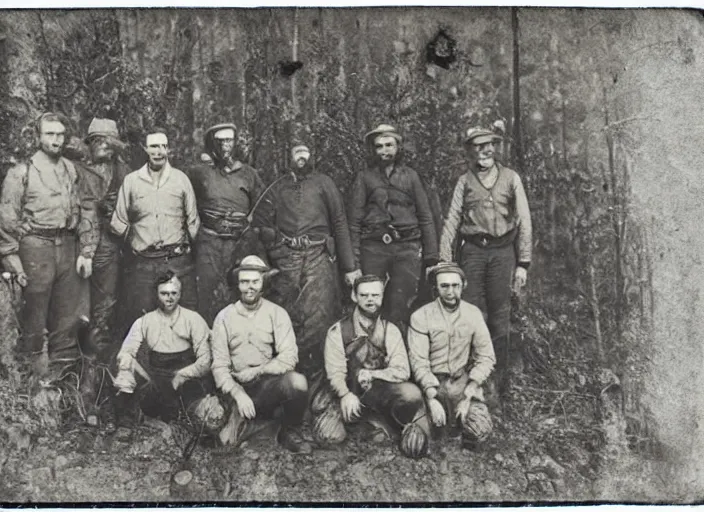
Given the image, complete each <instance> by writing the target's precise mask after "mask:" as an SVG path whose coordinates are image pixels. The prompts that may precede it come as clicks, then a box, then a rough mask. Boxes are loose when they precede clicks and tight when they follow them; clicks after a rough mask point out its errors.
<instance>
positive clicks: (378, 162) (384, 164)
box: [373, 155, 398, 169]
mask: <svg viewBox="0 0 704 512" xmlns="http://www.w3.org/2000/svg"><path fill="white" fill-rule="evenodd" d="M373 161H374V165H375V166H376V167H379V168H382V169H383V168H385V167H388V166H389V165H395V164H396V162H397V161H398V155H396V156H394V157H393V158H391V159H389V160H384V159H383V158H381V157H380V156H379V155H374V158H373Z"/></svg>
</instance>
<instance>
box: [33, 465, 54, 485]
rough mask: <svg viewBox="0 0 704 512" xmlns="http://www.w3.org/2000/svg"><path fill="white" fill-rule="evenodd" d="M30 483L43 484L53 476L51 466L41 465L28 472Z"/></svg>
mask: <svg viewBox="0 0 704 512" xmlns="http://www.w3.org/2000/svg"><path fill="white" fill-rule="evenodd" d="M27 476H28V477H29V483H30V485H35V486H43V485H46V483H47V482H48V481H49V480H51V479H52V478H53V475H52V472H51V468H47V467H41V468H36V469H31V470H29V471H28V472H27Z"/></svg>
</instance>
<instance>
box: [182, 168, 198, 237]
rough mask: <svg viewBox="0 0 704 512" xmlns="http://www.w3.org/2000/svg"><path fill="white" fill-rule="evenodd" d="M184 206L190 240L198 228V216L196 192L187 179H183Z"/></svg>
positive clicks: (195, 234)
mask: <svg viewBox="0 0 704 512" xmlns="http://www.w3.org/2000/svg"><path fill="white" fill-rule="evenodd" d="M183 181H184V189H185V191H184V208H185V214H186V226H187V228H188V236H190V238H191V240H195V239H196V236H197V235H198V230H199V229H200V217H199V216H198V207H197V205H196V194H195V192H194V191H193V185H192V184H191V181H190V180H189V179H184V180H183Z"/></svg>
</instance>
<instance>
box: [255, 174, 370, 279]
mask: <svg viewBox="0 0 704 512" xmlns="http://www.w3.org/2000/svg"><path fill="white" fill-rule="evenodd" d="M264 203H266V205H262V206H264V207H265V208H266V209H267V210H268V211H267V213H266V214H265V216H264V217H265V220H264V222H265V223H266V224H267V225H268V226H270V227H275V228H277V229H278V230H279V231H280V232H281V233H283V234H284V235H286V236H289V237H297V236H302V235H309V236H333V237H334V238H335V246H336V252H337V257H338V258H339V260H340V266H341V267H342V270H343V271H345V272H351V271H352V270H354V269H355V268H356V267H355V263H354V256H353V254H352V245H351V243H350V232H349V228H348V226H347V216H346V215H345V208H344V205H343V202H342V194H340V191H339V190H338V188H337V186H336V185H335V183H334V182H333V181H332V179H331V178H330V177H329V176H326V175H324V174H320V173H317V172H313V173H311V174H310V175H308V176H306V177H294V174H293V173H289V175H288V176H287V177H285V178H283V179H282V180H281V181H280V182H279V183H277V184H276V185H275V186H274V187H273V189H272V190H271V194H270V196H269V197H268V198H267V200H266V201H264Z"/></svg>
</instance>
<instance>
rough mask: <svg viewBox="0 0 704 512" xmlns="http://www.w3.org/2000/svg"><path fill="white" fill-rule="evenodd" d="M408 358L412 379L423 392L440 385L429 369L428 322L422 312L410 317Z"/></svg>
mask: <svg viewBox="0 0 704 512" xmlns="http://www.w3.org/2000/svg"><path fill="white" fill-rule="evenodd" d="M408 357H409V359H410V363H411V370H412V371H413V377H414V378H415V380H416V382H417V383H418V385H419V386H420V387H421V389H422V390H423V391H425V390H427V389H428V388H432V387H437V386H439V385H440V382H439V381H438V378H437V377H436V376H435V375H434V374H433V372H432V370H431V369H430V337H429V333H428V322H427V319H426V318H425V314H424V313H423V311H422V310H421V311H416V312H415V313H414V314H413V315H411V322H410V326H409V329H408Z"/></svg>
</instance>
